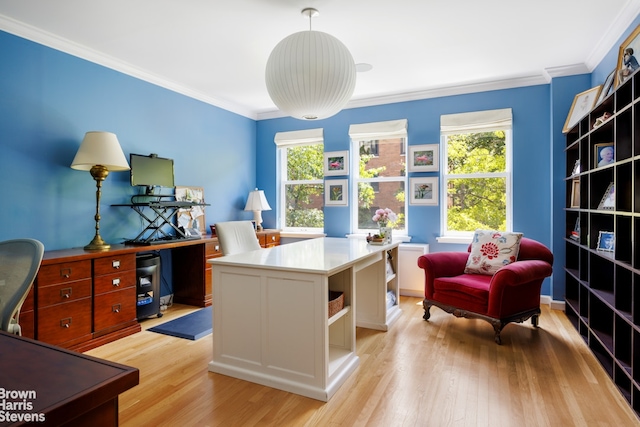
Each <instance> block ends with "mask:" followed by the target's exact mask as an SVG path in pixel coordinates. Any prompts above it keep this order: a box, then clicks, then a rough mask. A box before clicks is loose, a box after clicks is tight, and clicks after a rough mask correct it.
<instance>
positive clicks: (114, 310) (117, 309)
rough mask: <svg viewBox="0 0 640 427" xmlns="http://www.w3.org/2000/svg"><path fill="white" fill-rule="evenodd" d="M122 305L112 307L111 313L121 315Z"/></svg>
mask: <svg viewBox="0 0 640 427" xmlns="http://www.w3.org/2000/svg"><path fill="white" fill-rule="evenodd" d="M120 308H121V307H120V304H116V305H114V306H112V307H111V311H112V312H114V313H120Z"/></svg>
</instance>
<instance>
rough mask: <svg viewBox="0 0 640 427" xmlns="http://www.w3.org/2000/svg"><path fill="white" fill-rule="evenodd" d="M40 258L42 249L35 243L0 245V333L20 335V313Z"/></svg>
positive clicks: (27, 240) (3, 243) (15, 240)
mask: <svg viewBox="0 0 640 427" xmlns="http://www.w3.org/2000/svg"><path fill="white" fill-rule="evenodd" d="M43 254H44V245H43V244H42V243H41V242H39V241H38V240H35V239H13V240H5V241H4V242H0V331H5V332H9V333H10V334H16V335H22V328H21V327H20V310H21V309H22V305H23V304H24V301H25V299H26V298H27V294H28V293H29V291H30V290H31V287H32V285H33V281H34V280H35V278H36V274H37V273H38V270H39V268H40V263H41V262H42V255H43Z"/></svg>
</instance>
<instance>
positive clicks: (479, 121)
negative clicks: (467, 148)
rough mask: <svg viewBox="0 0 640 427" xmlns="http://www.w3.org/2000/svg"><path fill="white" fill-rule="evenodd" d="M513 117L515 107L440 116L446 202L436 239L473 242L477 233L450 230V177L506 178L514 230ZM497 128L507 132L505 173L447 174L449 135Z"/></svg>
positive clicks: (509, 223)
mask: <svg viewBox="0 0 640 427" xmlns="http://www.w3.org/2000/svg"><path fill="white" fill-rule="evenodd" d="M512 123H513V116H512V110H511V108H505V109H500V110H487V111H477V112H469V113H459V114H447V115H442V116H441V117H440V145H441V147H442V150H441V153H440V164H441V165H443V168H442V171H443V172H442V177H441V179H440V194H442V203H441V204H440V218H441V222H440V237H438V238H436V240H437V241H438V242H439V243H460V244H468V243H470V242H471V239H472V237H473V232H472V231H470V232H466V231H464V232H463V231H449V230H447V213H448V209H447V203H446V200H447V181H448V179H449V178H450V177H455V178H499V177H505V178H506V188H505V193H506V216H507V218H506V227H507V230H506V231H513V191H512V188H513V166H512V163H513V133H512V127H513V125H512ZM495 130H504V131H505V152H506V163H505V171H504V172H496V173H481V174H459V175H450V174H448V173H447V148H448V145H447V135H455V134H460V133H480V132H491V131H495Z"/></svg>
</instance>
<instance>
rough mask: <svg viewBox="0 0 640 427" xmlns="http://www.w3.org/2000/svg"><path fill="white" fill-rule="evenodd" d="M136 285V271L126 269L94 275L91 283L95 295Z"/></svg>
mask: <svg viewBox="0 0 640 427" xmlns="http://www.w3.org/2000/svg"><path fill="white" fill-rule="evenodd" d="M135 285H136V271H135V270H128V271H121V272H118V273H114V274H106V275H104V276H96V278H95V279H94V283H93V292H94V294H95V295H99V294H103V293H105V292H113V291H117V290H120V289H124V288H128V287H131V286H135Z"/></svg>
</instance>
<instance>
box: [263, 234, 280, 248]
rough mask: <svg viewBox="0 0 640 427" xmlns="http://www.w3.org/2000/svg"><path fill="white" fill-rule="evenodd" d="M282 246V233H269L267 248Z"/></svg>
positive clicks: (266, 241) (266, 237)
mask: <svg viewBox="0 0 640 427" xmlns="http://www.w3.org/2000/svg"><path fill="white" fill-rule="evenodd" d="M279 245H280V233H269V234H267V235H266V236H265V244H264V246H265V247H266V248H270V247H272V246H279Z"/></svg>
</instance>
